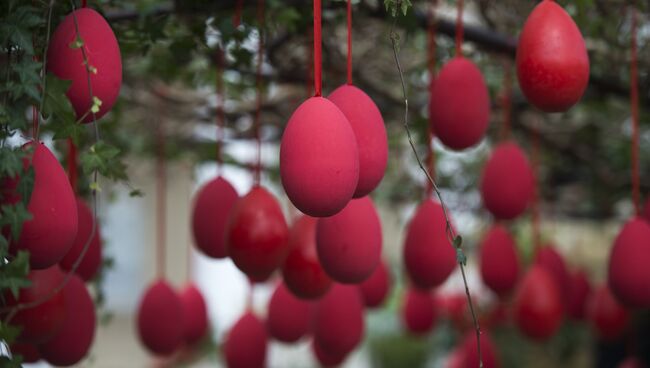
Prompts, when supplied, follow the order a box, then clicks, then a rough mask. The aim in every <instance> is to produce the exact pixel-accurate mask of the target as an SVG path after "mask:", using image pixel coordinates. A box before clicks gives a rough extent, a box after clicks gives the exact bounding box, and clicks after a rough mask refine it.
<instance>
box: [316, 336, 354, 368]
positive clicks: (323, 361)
mask: <svg viewBox="0 0 650 368" xmlns="http://www.w3.org/2000/svg"><path fill="white" fill-rule="evenodd" d="M311 350H312V352H313V353H314V356H315V357H316V360H317V361H318V363H319V364H320V365H321V366H322V367H338V366H339V365H341V364H342V363H343V362H344V361H345V358H347V354H343V355H332V354H330V353H329V352H326V351H324V350H323V349H322V348H321V347H320V346H318V344H317V343H316V340H312V342H311Z"/></svg>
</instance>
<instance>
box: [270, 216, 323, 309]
mask: <svg viewBox="0 0 650 368" xmlns="http://www.w3.org/2000/svg"><path fill="white" fill-rule="evenodd" d="M288 247H289V254H287V258H286V259H285V260H284V264H283V265H282V277H283V279H284V283H285V284H286V286H287V288H289V290H290V291H291V293H293V294H294V295H295V296H297V297H299V298H302V299H317V298H320V297H321V296H323V295H325V293H326V292H327V290H329V288H330V286H331V285H332V279H330V277H329V276H328V275H327V274H326V273H325V270H323V267H322V266H321V264H320V261H319V260H318V253H317V252H316V218H314V217H310V216H307V215H304V216H301V217H300V218H298V219H297V220H296V222H295V223H294V224H293V226H292V227H291V231H290V232H289V246H288Z"/></svg>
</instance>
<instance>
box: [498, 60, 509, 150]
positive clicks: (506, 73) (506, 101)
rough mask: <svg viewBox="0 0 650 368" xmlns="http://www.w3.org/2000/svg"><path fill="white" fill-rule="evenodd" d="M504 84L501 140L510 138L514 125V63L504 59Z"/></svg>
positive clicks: (502, 90) (502, 89)
mask: <svg viewBox="0 0 650 368" xmlns="http://www.w3.org/2000/svg"><path fill="white" fill-rule="evenodd" d="M502 83H503V85H502V86H501V108H502V109H503V123H502V124H501V132H500V134H499V135H500V136H501V140H502V141H507V140H508V139H510V127H511V125H512V63H511V62H510V61H509V60H504V61H503V81H502Z"/></svg>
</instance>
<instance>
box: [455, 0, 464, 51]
mask: <svg viewBox="0 0 650 368" xmlns="http://www.w3.org/2000/svg"><path fill="white" fill-rule="evenodd" d="M463 5H464V4H463V0H458V14H457V15H456V56H463V32H464V28H463Z"/></svg>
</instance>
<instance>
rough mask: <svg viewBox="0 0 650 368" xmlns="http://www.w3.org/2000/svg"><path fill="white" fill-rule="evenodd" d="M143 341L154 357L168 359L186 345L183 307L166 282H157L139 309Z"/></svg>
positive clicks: (138, 320) (139, 332) (141, 338)
mask: <svg viewBox="0 0 650 368" xmlns="http://www.w3.org/2000/svg"><path fill="white" fill-rule="evenodd" d="M137 328H138V335H139V337H140V342H141V343H142V345H144V347H145V348H146V349H147V350H149V352H151V353H152V354H155V355H163V356H169V355H171V354H172V353H174V352H175V351H176V349H178V348H180V347H181V345H182V344H183V336H184V328H183V305H182V303H181V299H180V297H179V296H178V294H177V293H176V292H175V291H174V289H172V287H171V286H170V285H169V284H168V283H167V282H166V281H164V280H158V281H156V282H154V283H153V284H152V285H151V286H150V287H149V289H147V291H146V292H145V294H144V296H143V297H142V300H141V301H140V306H139V307H138V316H137Z"/></svg>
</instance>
